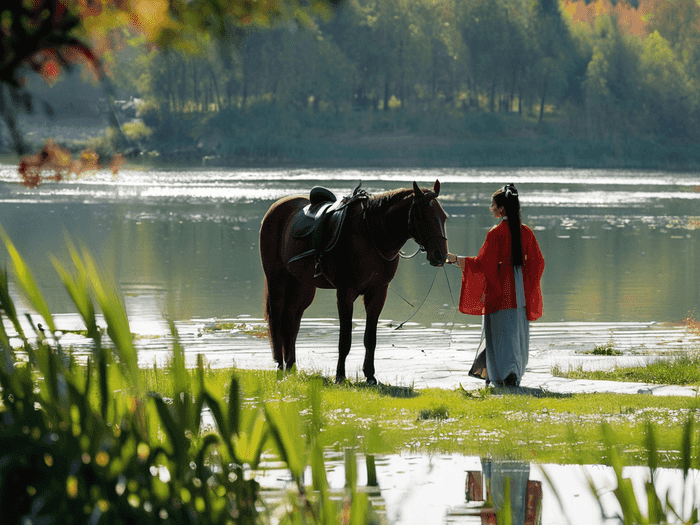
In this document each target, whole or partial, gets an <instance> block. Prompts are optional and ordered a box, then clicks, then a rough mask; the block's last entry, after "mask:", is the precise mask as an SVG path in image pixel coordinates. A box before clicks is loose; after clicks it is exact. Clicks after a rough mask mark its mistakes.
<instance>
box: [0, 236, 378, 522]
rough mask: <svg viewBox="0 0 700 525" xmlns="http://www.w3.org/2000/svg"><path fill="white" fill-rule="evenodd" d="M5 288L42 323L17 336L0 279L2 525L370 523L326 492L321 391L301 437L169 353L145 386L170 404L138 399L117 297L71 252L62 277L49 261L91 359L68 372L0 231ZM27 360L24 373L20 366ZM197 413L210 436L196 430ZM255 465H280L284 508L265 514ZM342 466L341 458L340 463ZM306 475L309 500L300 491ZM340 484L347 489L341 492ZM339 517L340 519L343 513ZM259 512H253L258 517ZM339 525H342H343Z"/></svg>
mask: <svg viewBox="0 0 700 525" xmlns="http://www.w3.org/2000/svg"><path fill="white" fill-rule="evenodd" d="M0 236H2V240H3V242H4V244H5V247H6V248H7V250H8V252H9V254H10V257H11V261H12V266H13V270H14V275H15V283H16V284H17V287H18V288H19V290H20V291H21V293H23V294H24V296H25V297H26V299H27V301H28V302H29V304H30V306H31V307H32V308H33V309H35V310H36V311H37V312H39V313H40V314H41V317H42V320H43V321H44V322H45V323H46V326H47V327H48V332H47V331H45V330H43V328H42V327H40V326H34V324H33V322H32V319H31V318H30V317H29V316H27V319H28V321H29V323H30V325H31V330H32V331H33V335H32V336H31V337H30V336H29V335H27V334H26V333H25V331H24V329H23V327H22V323H20V319H19V317H18V314H17V310H16V308H15V306H14V302H13V300H12V297H11V296H10V294H9V286H8V277H7V273H6V272H5V271H2V270H0V309H1V315H2V316H3V317H5V318H7V320H8V321H9V322H10V323H11V324H12V326H13V327H14V329H15V331H16V332H17V336H18V337H19V338H20V339H21V341H22V350H21V352H15V350H13V348H12V347H11V345H10V337H9V336H8V333H7V332H6V330H5V328H4V323H3V321H4V319H3V318H0V349H1V350H2V351H0V388H1V389H2V392H1V394H2V397H1V399H2V407H1V410H0V508H1V509H2V515H3V522H4V523H67V524H70V523H80V524H82V523H117V524H119V523H124V524H127V523H145V524H147V523H156V522H157V523H163V522H166V523H206V524H232V523H240V524H246V523H248V524H253V523H268V522H270V521H271V519H272V516H273V515H274V516H275V521H277V522H279V523H323V524H333V523H338V522H339V521H340V520H342V519H343V518H344V516H345V515H346V514H347V515H349V516H350V517H351V519H350V521H349V523H357V524H359V523H371V522H372V519H373V518H372V512H371V507H370V505H368V503H367V498H366V495H363V494H360V493H358V491H357V490H356V483H354V482H353V483H350V484H349V486H348V490H347V491H346V493H345V494H343V495H342V497H341V498H340V499H337V498H336V497H334V498H331V496H330V494H329V491H328V490H324V486H326V487H327V483H325V485H324V479H325V467H324V463H323V452H322V448H321V447H320V444H319V441H318V439H317V436H318V433H319V428H320V427H319V424H318V421H319V420H320V415H319V412H318V410H320V406H321V403H320V389H319V388H318V386H317V383H315V382H311V383H310V385H309V388H308V391H307V396H306V397H307V398H308V399H309V400H310V401H309V403H310V404H311V406H312V408H313V412H312V415H311V424H310V426H309V427H308V428H307V427H306V426H305V425H306V423H305V420H303V419H302V418H301V417H300V416H299V411H298V407H297V406H296V404H295V403H294V402H289V401H278V402H269V403H268V402H265V403H261V404H259V405H258V406H257V407H256V408H254V409H252V410H247V411H244V410H243V409H242V405H243V402H242V399H241V391H240V383H239V380H238V378H237V377H236V374H235V373H232V374H231V373H230V372H229V374H230V375H229V379H228V381H227V382H226V385H225V387H226V388H225V394H224V393H222V392H221V382H220V381H219V382H218V383H217V385H218V387H219V388H218V390H219V392H218V393H216V394H214V393H212V392H211V391H210V389H209V387H208V385H207V383H206V381H205V375H206V373H207V372H206V367H205V364H204V360H203V358H202V357H201V356H200V358H199V359H198V366H197V368H196V370H194V371H188V370H187V369H186V368H185V360H184V352H183V349H182V347H181V346H180V344H179V343H178V340H177V333H176V330H175V327H174V324H172V323H171V330H172V331H173V335H174V336H175V337H174V340H175V343H174V344H173V348H172V355H171V358H170V363H169V366H168V369H167V379H166V378H164V377H163V374H162V373H161V372H160V371H159V370H158V369H157V368H156V369H153V370H152V371H151V372H150V380H151V381H153V382H155V384H156V385H160V386H163V387H164V389H165V390H167V392H168V393H169V394H170V396H169V397H166V396H164V395H162V394H161V393H159V392H149V391H148V389H147V382H148V380H149V375H148V374H144V373H143V372H142V371H141V370H139V368H138V366H137V359H136V348H135V346H134V342H133V338H132V334H131V331H130V329H129V322H128V319H127V315H126V311H125V309H124V305H123V303H122V300H121V297H120V294H119V292H118V290H117V288H116V286H114V284H113V282H112V281H111V280H110V279H108V278H107V276H106V275H105V274H104V272H103V271H102V270H101V269H100V267H99V266H98V265H97V263H96V262H95V260H94V259H93V258H92V257H91V255H90V254H89V253H87V252H86V251H85V250H82V251H79V250H78V249H76V248H75V247H74V246H73V245H72V243H69V251H70V254H71V259H72V262H73V265H74V269H73V270H68V269H67V268H65V267H64V266H63V265H61V264H60V263H59V262H58V261H56V260H55V259H54V264H55V266H56V269H57V271H58V273H59V275H60V277H61V279H62V281H63V284H64V286H65V287H66V290H67V291H68V293H69V295H70V296H71V298H72V299H73V302H74V304H75V307H76V309H77V310H78V312H79V314H80V316H81V317H82V319H83V321H84V323H85V326H86V329H87V333H88V336H89V337H90V338H91V339H92V344H93V352H92V356H91V357H90V359H89V360H88V362H87V364H86V365H84V366H83V365H78V364H77V363H76V362H75V361H74V360H73V358H72V356H71V355H70V352H68V351H66V350H65V349H64V348H62V346H61V344H60V339H59V338H58V337H57V335H56V327H55V324H54V321H53V318H52V316H51V314H50V312H49V311H48V308H47V306H46V302H45V300H44V298H43V297H42V295H41V293H40V291H39V289H38V287H37V285H36V281H35V280H34V278H33V276H32V273H31V271H30V270H29V268H28V267H27V265H26V264H25V263H24V261H23V259H22V257H21V256H20V255H19V253H18V252H17V250H16V249H15V247H14V245H13V244H12V242H11V240H10V239H9V238H8V237H7V235H5V233H4V231H1V230H0ZM98 307H99V309H100V310H101V312H102V314H103V316H104V318H105V320H106V322H107V335H108V336H109V339H110V340H111V344H109V345H108V344H106V343H105V342H103V340H102V333H101V332H100V330H98V329H97V322H96V311H97V308H98ZM20 353H21V354H23V355H25V356H26V358H27V361H26V362H25V361H23V360H22V359H21V358H20V357H18V354H20ZM205 407H207V408H208V409H209V411H210V412H211V414H212V417H213V419H214V422H215V428H209V427H206V426H205V425H204V424H203V418H202V413H203V409H204V408H205ZM264 452H267V453H273V454H276V455H278V456H279V457H280V458H281V459H282V460H283V461H284V462H285V464H286V465H287V467H288V468H289V470H290V472H291V473H292V475H293V477H294V479H295V481H296V491H293V492H290V494H289V501H292V502H293V504H292V505H289V506H286V505H285V506H282V507H280V508H278V509H269V508H265V506H264V505H263V502H262V500H261V498H260V487H259V485H258V483H257V481H256V480H255V479H254V478H253V477H250V476H249V475H247V473H248V471H250V470H251V469H255V468H257V467H258V466H259V464H260V462H261V458H262V455H263V453H264ZM352 460H354V456H352V457H350V458H349V459H348V462H349V463H350V462H351V461H352ZM308 464H310V465H311V466H312V469H313V472H314V488H315V489H316V490H314V491H308V490H307V488H306V487H305V485H304V484H303V471H304V469H305V468H306V466H307V465H308ZM351 481H352V480H351ZM345 507H347V508H348V509H350V510H349V512H347V513H344V510H343V509H344V508H345ZM261 509H264V510H261ZM343 522H347V520H346V521H343Z"/></svg>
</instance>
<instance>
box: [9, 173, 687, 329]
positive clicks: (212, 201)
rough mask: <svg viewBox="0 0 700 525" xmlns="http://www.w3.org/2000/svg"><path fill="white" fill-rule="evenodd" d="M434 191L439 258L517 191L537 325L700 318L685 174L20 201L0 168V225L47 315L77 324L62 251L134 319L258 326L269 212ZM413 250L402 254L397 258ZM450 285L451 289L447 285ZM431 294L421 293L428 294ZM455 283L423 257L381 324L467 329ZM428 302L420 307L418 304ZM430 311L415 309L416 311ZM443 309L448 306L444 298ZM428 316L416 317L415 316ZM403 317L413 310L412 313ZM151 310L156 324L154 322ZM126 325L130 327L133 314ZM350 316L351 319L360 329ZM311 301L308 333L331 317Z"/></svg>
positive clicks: (297, 186) (338, 177) (114, 181)
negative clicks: (121, 300)
mask: <svg viewBox="0 0 700 525" xmlns="http://www.w3.org/2000/svg"><path fill="white" fill-rule="evenodd" d="M436 179H439V180H440V182H441V183H442V191H441V195H440V201H441V203H442V205H443V207H444V208H445V210H446V211H447V213H448V214H449V216H450V218H449V220H448V223H447V232H448V241H449V247H450V250H451V251H452V252H454V253H458V254H463V255H476V253H477V252H478V250H479V248H480V246H481V244H482V242H483V240H484V238H485V235H486V232H487V231H488V229H489V228H490V227H492V226H493V225H494V218H493V216H492V215H491V214H490V212H489V210H488V206H489V204H490V196H491V194H492V193H493V191H495V190H496V189H498V188H499V187H501V186H502V185H503V184H504V183H506V182H513V183H515V184H516V185H517V186H518V189H519V191H520V195H521V203H522V214H523V220H524V222H525V223H526V224H528V225H529V226H530V227H531V228H532V229H533V230H534V231H535V234H536V236H537V238H538V241H539V243H540V246H541V249H542V252H543V253H544V257H545V260H546V270H545V273H544V277H543V280H542V289H543V294H544V301H545V308H544V317H543V319H542V321H544V322H560V321H564V322H577V321H586V322H608V321H610V322H620V321H635V322H636V321H657V322H680V321H681V320H683V319H684V318H685V317H687V316H688V314H689V313H690V312H693V311H694V310H695V308H696V307H697V305H698V304H699V303H700V286H699V284H700V264H698V261H697V257H698V253H697V252H698V237H699V236H700V178H699V177H698V175H697V174H695V173H675V172H673V173H666V172H646V171H615V170H573V169H563V170H559V169H519V170H513V169H418V170H410V169H363V170H341V169H338V170H328V169H283V170H280V169H246V170H242V169H235V170H205V169H192V170H189V171H186V170H164V169H158V170H155V169H151V170H140V169H124V170H123V171H122V172H121V173H119V174H118V176H117V177H116V178H113V177H112V176H111V173H110V174H108V173H105V172H100V173H98V174H96V175H95V176H88V177H86V178H84V179H81V180H78V181H69V182H62V183H58V184H56V183H49V184H45V185H44V186H42V187H40V188H38V189H34V190H30V189H26V188H23V187H21V186H19V185H18V184H17V183H16V181H17V180H18V175H17V170H16V167H15V166H9V165H5V166H1V167H0V202H1V203H2V205H1V206H0V224H1V225H2V226H3V228H4V229H5V230H6V231H7V233H8V234H9V236H10V238H11V239H12V240H13V242H14V243H15V245H16V246H17V248H18V250H19V252H20V253H21V254H22V255H23V256H24V257H25V259H26V260H27V262H28V263H29V265H30V267H31V268H32V269H33V272H34V274H35V276H36V277H37V280H38V281H39V285H40V287H41V289H42V291H43V292H44V294H45V295H46V297H47V300H48V302H49V306H50V308H51V311H52V312H54V313H63V312H72V311H74V309H73V307H72V305H71V303H70V300H69V298H68V295H67V294H66V292H65V291H64V290H63V287H62V285H61V284H60V281H59V280H58V277H57V276H56V273H55V271H54V269H53V266H52V264H51V263H50V261H49V258H48V254H49V253H52V254H55V255H56V256H57V257H58V258H59V259H60V260H61V261H65V262H68V254H67V250H66V248H65V241H64V239H65V235H66V234H68V235H69V236H70V237H71V238H72V239H73V240H74V241H75V242H80V243H82V244H84V245H85V246H87V247H88V248H89V249H90V250H91V251H92V252H93V253H94V254H96V255H97V256H98V257H99V258H100V259H101V260H102V261H103V262H104V265H105V267H106V268H107V269H108V270H109V271H110V272H111V273H112V275H114V276H115V278H116V280H117V282H118V283H119V285H120V287H121V289H122V291H123V293H124V294H125V295H126V296H128V297H131V298H132V300H131V301H130V303H129V304H130V305H135V306H132V308H136V309H138V303H139V301H138V300H136V301H135V300H133V299H134V298H136V299H138V298H144V299H147V300H145V301H144V302H143V305H144V307H143V308H144V310H145V311H143V312H142V311H139V315H148V314H149V313H151V314H153V315H160V314H161V313H167V314H168V315H170V316H171V317H173V318H174V319H175V320H184V319H192V318H224V317H225V318H231V317H238V316H241V315H251V316H253V317H261V316H262V311H263V310H262V289H263V284H262V283H263V273H262V268H261V265H260V257H259V248H258V231H259V227H260V222H261V219H262V217H263V215H264V213H265V212H266V210H267V209H268V208H269V206H270V204H271V203H272V202H274V200H276V199H278V198H280V197H282V196H285V195H290V194H297V193H307V192H308V190H309V189H310V188H311V187H312V186H314V185H316V184H322V185H325V186H326V187H328V188H330V189H332V190H333V191H334V192H335V193H336V195H338V196H345V195H347V194H349V193H350V192H351V191H352V189H353V188H354V187H355V186H356V185H357V184H358V183H359V182H360V181H361V182H362V187H363V188H365V189H366V190H367V191H369V192H371V193H378V192H383V191H387V190H391V189H394V188H398V187H407V186H409V185H410V184H411V182H412V181H414V180H416V181H418V183H419V185H421V186H422V187H432V184H433V182H434V181H435V180H436ZM415 247H416V245H415V243H413V241H409V242H408V243H407V245H406V247H405V251H406V252H412V251H413V250H414V249H415ZM2 252H3V253H2V256H0V259H1V260H2V261H3V263H4V264H5V265H7V254H6V253H5V252H4V250H2ZM448 279H449V281H448ZM431 283H433V284H432V288H431ZM459 285H460V274H459V271H458V269H457V268H456V267H446V268H445V269H444V270H443V269H435V268H433V267H431V266H430V265H429V264H428V263H427V261H426V259H425V256H424V255H423V254H419V256H417V257H416V258H415V259H412V260H406V261H402V262H401V264H400V266H399V271H398V274H397V276H396V278H395V279H394V281H393V282H392V284H391V287H390V292H389V296H388V300H387V304H386V306H385V309H384V311H383V314H382V318H383V319H389V320H393V321H395V322H402V321H405V320H406V319H408V318H409V317H411V316H412V315H413V316H414V317H413V318H412V321H415V322H417V323H419V324H422V325H430V324H433V323H438V324H439V323H453V322H456V323H458V324H459V323H466V322H469V323H474V322H478V319H477V318H471V317H469V318H467V317H466V316H462V315H461V314H457V313H456V310H455V307H454V304H455V302H454V301H456V300H457V296H458V293H459ZM428 292H430V293H428ZM426 295H427V298H426ZM450 295H452V297H450ZM424 300H425V303H424V304H423V306H422V307H421V308H420V309H419V310H418V311H417V313H416V310H417V307H418V305H420V304H421V302H422V301H424ZM409 303H410V304H409ZM154 305H155V308H156V309H158V310H160V311H159V312H153V311H150V312H149V311H148V310H153V308H154ZM132 313H133V312H130V314H132ZM363 315H364V312H363V311H362V306H361V303H360V302H358V303H357V307H356V309H355V317H357V318H362V317H363ZM336 316H337V313H336V311H335V296H334V292H332V291H327V290H319V293H318V294H317V296H316V300H315V302H314V304H313V305H312V306H311V307H310V308H309V309H308V310H307V313H306V316H305V317H306V318H315V317H336Z"/></svg>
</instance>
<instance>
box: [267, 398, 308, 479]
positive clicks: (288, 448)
mask: <svg viewBox="0 0 700 525" xmlns="http://www.w3.org/2000/svg"><path fill="white" fill-rule="evenodd" d="M291 405H292V403H284V402H283V403H281V404H280V408H279V410H278V409H275V408H273V407H272V406H270V405H267V404H266V405H265V416H266V418H267V421H268V423H269V425H270V431H271V433H272V437H273V439H274V441H275V444H276V445H277V450H278V452H279V454H280V457H281V459H282V461H284V462H285V463H286V464H287V467H288V468H289V471H290V472H291V474H292V476H293V477H294V480H295V482H296V484H297V487H298V489H299V491H300V492H303V490H304V487H303V485H302V479H303V474H304V467H305V466H306V465H305V461H304V458H303V452H302V451H303V450H304V443H303V441H302V438H301V437H300V436H301V431H300V425H299V411H298V410H294V409H292V408H291Z"/></svg>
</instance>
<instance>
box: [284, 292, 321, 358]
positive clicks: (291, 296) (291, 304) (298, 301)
mask: <svg viewBox="0 0 700 525" xmlns="http://www.w3.org/2000/svg"><path fill="white" fill-rule="evenodd" d="M285 295H286V301H285V330H284V334H283V341H284V367H285V370H291V369H292V367H293V366H294V364H295V363H296V362H297V355H296V353H297V352H296V342H297V335H298V334H299V326H300V325H301V317H302V315H304V310H306V309H307V308H308V307H309V305H310V304H311V301H313V300H314V296H315V295H316V287H315V286H313V285H309V284H303V283H300V282H299V281H297V280H290V281H289V282H288V283H287V290H286V293H285Z"/></svg>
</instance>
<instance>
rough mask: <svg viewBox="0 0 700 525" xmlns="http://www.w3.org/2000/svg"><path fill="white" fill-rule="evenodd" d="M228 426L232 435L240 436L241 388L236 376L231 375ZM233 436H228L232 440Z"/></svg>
mask: <svg viewBox="0 0 700 525" xmlns="http://www.w3.org/2000/svg"><path fill="white" fill-rule="evenodd" d="M228 424H229V431H230V432H231V434H232V435H236V436H237V435H238V434H239V432H240V426H241V387H240V383H239V381H238V378H237V377H236V374H235V373H233V374H231V387H230V388H229V392H228ZM230 437H231V436H226V438H227V439H228V438H230Z"/></svg>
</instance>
